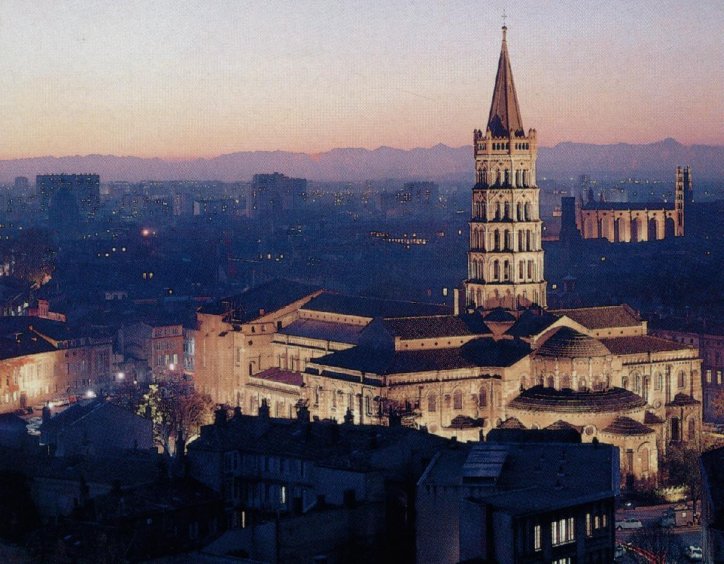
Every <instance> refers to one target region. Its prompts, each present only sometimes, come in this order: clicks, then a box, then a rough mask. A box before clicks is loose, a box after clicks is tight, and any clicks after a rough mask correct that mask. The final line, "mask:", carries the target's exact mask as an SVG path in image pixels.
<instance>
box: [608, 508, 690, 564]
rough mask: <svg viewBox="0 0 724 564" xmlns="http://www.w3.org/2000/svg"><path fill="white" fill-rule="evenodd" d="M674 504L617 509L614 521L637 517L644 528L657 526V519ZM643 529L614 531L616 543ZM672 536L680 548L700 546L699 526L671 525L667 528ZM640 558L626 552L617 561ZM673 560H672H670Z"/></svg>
mask: <svg viewBox="0 0 724 564" xmlns="http://www.w3.org/2000/svg"><path fill="white" fill-rule="evenodd" d="M674 505H675V504H663V505H652V506H646V507H637V508H635V509H619V510H617V511H616V521H622V520H624V519H631V518H633V519H639V520H640V521H641V523H642V524H643V526H644V529H646V528H658V524H659V519H660V518H661V516H662V515H663V514H664V512H665V511H666V510H667V509H668V508H670V507H674ZM642 530H643V529H624V530H620V531H619V530H617V531H616V543H617V544H618V543H624V542H631V539H632V537H634V538H635V535H636V533H637V532H639V531H642ZM668 530H669V531H670V532H671V534H672V535H674V538H675V539H676V540H678V541H679V542H680V543H681V546H682V549H683V548H686V547H687V546H689V545H697V546H701V544H702V540H701V527H700V526H699V525H694V526H691V527H672V528H671V529H668ZM641 561H642V560H641V559H640V558H638V557H636V556H634V555H631V554H629V553H627V554H626V555H625V556H624V557H623V558H621V559H619V560H618V561H617V562H621V563H623V564H627V563H632V564H633V563H635V562H641ZM672 562H674V561H672ZM676 562H684V563H685V562H688V560H687V559H686V558H685V557H683V556H682V558H681V559H680V560H677V561H676Z"/></svg>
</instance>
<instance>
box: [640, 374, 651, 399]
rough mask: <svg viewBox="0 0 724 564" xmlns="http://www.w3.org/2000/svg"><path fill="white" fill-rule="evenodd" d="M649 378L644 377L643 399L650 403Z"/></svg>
mask: <svg viewBox="0 0 724 564" xmlns="http://www.w3.org/2000/svg"><path fill="white" fill-rule="evenodd" d="M649 384H650V382H649V377H648V376H644V383H643V389H642V390H641V397H642V398H644V400H645V401H649Z"/></svg>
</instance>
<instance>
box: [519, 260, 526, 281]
mask: <svg viewBox="0 0 724 564" xmlns="http://www.w3.org/2000/svg"><path fill="white" fill-rule="evenodd" d="M518 279H519V280H525V261H524V260H521V261H519V262H518Z"/></svg>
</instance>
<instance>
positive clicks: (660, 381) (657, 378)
mask: <svg viewBox="0 0 724 564" xmlns="http://www.w3.org/2000/svg"><path fill="white" fill-rule="evenodd" d="M663 386H664V377H663V376H662V375H661V372H657V373H656V374H654V390H660V389H661V388H662V387H663Z"/></svg>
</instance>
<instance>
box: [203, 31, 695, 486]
mask: <svg viewBox="0 0 724 564" xmlns="http://www.w3.org/2000/svg"><path fill="white" fill-rule="evenodd" d="M505 32H506V29H505V28H503V43H502V49H501V54H500V60H499V65H498V73H497V77H496V84H495V88H494V94H493V101H492V104H491V109H490V114H489V119H488V124H487V126H486V129H485V131H481V130H476V131H475V132H474V140H475V164H474V167H475V169H474V170H475V184H474V187H473V190H472V218H471V221H470V246H469V252H468V278H467V279H466V280H465V281H464V282H463V289H464V292H463V295H462V296H460V297H461V299H460V300H459V302H460V304H459V305H457V302H456V306H455V308H454V310H453V311H450V310H448V309H447V308H445V307H443V306H435V305H430V304H420V303H409V302H394V301H387V300H377V299H371V298H352V297H346V296H341V295H338V294H334V293H331V292H326V291H324V290H323V289H320V288H312V287H308V286H304V285H302V284H296V283H286V282H282V281H275V282H271V283H268V284H266V285H263V286H260V287H257V288H253V289H251V290H249V291H248V292H245V293H244V294H241V295H239V296H235V297H233V298H229V299H227V300H222V301H220V302H219V303H216V304H210V305H208V306H204V308H202V309H201V310H200V311H199V313H198V316H197V321H198V329H197V332H196V359H195V365H196V373H195V375H194V378H195V380H196V385H197V387H198V388H199V389H200V391H202V392H205V393H209V394H211V396H212V397H213V398H214V400H215V401H217V402H219V403H226V404H229V405H238V406H240V407H241V408H242V410H244V411H245V412H249V413H256V412H257V410H258V409H259V408H260V407H261V406H262V405H266V407H268V408H269V412H270V414H271V415H273V416H278V417H294V416H295V415H296V409H295V408H296V406H297V405H298V403H299V402H303V403H305V404H306V405H307V407H308V409H309V412H310V415H311V416H312V417H316V418H319V419H335V420H337V421H340V422H341V421H350V422H354V423H365V424H367V423H376V424H382V425H386V424H389V423H390V421H391V420H392V419H397V420H401V422H402V424H404V425H408V426H413V427H417V428H425V429H427V430H428V431H429V432H431V433H435V434H439V435H443V436H448V437H452V436H455V437H458V438H459V439H461V440H479V439H482V438H484V437H485V435H486V434H487V433H488V431H490V430H491V429H494V428H499V427H503V428H521V429H522V428H527V429H575V430H576V431H577V432H579V433H580V434H581V436H582V439H583V440H584V441H593V440H594V439H596V440H599V441H601V442H606V443H610V444H613V445H616V446H618V447H619V450H620V453H621V469H622V473H623V474H625V475H626V476H627V477H628V478H629V479H631V480H648V481H656V479H657V473H658V464H659V461H660V460H661V458H662V457H663V456H665V453H666V450H667V449H668V448H669V446H670V445H671V444H680V443H687V444H691V445H698V444H699V441H700V433H701V377H700V359H699V358H698V353H697V351H696V349H694V348H692V347H689V346H687V345H684V344H680V343H676V342H673V341H669V340H666V339H661V338H657V337H653V336H651V335H649V334H648V329H647V324H646V322H645V321H643V320H642V319H641V318H640V317H639V315H638V314H637V312H636V311H634V310H633V309H631V308H630V307H628V306H626V305H617V306H607V307H589V308H579V309H566V310H547V309H546V301H545V300H546V282H545V279H544V270H543V267H544V264H543V250H542V246H541V221H540V217H539V206H538V188H537V186H536V173H535V165H536V162H535V161H536V134H535V130H529V131H528V132H525V131H524V129H523V126H522V121H521V118H520V110H519V107H518V101H517V96H516V93H515V87H514V83H513V76H512V70H511V65H510V60H509V57H508V49H507V40H506V37H505ZM461 306H462V307H461Z"/></svg>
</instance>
